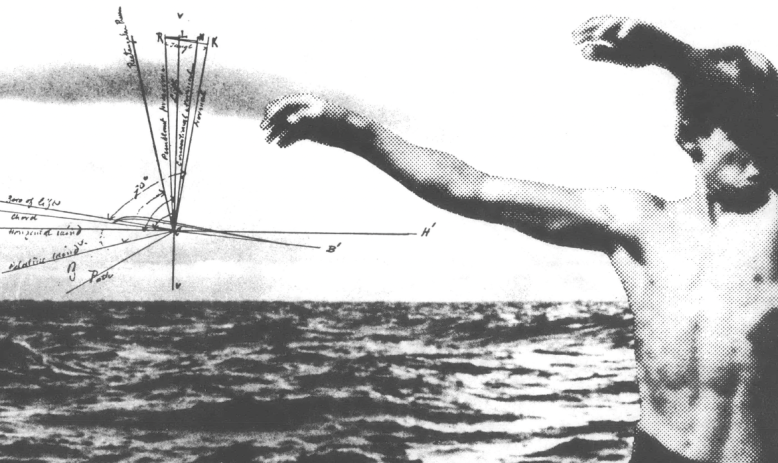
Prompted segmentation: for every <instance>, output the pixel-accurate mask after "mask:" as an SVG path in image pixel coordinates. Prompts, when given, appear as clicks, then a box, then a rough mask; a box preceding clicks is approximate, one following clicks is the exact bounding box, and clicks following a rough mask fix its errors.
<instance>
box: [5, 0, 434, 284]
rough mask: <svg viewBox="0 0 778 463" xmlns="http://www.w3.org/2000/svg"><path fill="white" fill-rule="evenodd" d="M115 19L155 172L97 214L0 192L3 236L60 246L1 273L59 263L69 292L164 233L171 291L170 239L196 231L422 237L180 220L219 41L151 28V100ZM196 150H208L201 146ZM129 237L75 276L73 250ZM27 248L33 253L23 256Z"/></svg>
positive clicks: (281, 242)
mask: <svg viewBox="0 0 778 463" xmlns="http://www.w3.org/2000/svg"><path fill="white" fill-rule="evenodd" d="M181 16H182V14H179V19H180V18H181ZM114 23H115V24H116V26H117V28H119V30H120V32H119V35H120V36H122V37H123V39H124V41H125V46H124V49H123V50H122V53H123V55H124V61H125V64H126V67H127V70H128V72H130V73H132V74H133V77H134V78H136V79H137V82H138V87H139V89H140V93H141V95H140V96H141V98H142V102H143V107H144V111H145V114H144V116H145V120H146V123H147V128H148V134H149V135H150V138H151V140H150V144H149V148H150V149H149V152H150V153H142V159H140V157H141V155H140V154H139V159H137V160H136V161H137V162H148V161H150V160H151V158H152V157H153V162H154V169H153V170H154V172H155V173H156V174H157V176H156V177H155V176H153V175H152V176H149V175H144V176H143V177H142V178H140V179H138V181H137V183H136V185H135V186H134V188H133V190H134V193H133V194H132V196H131V197H130V198H128V199H127V200H126V201H125V202H123V203H122V204H121V205H119V206H118V207H117V208H116V209H115V210H114V211H112V212H110V213H105V214H102V215H101V214H97V213H85V212H83V211H74V210H70V209H69V208H63V207H61V204H62V198H57V199H54V198H49V197H21V196H15V195H14V194H10V195H7V196H6V197H5V198H3V199H2V200H0V204H2V205H3V206H4V207H3V208H2V209H0V214H3V218H2V219H0V220H2V225H3V226H2V227H0V229H2V230H5V231H6V233H7V234H9V235H18V236H23V237H24V238H25V240H26V241H29V240H30V239H32V240H36V239H47V244H52V245H54V246H55V247H56V248H57V249H59V251H53V252H49V253H38V251H37V250H36V251H29V253H28V255H27V256H25V257H22V258H19V259H16V260H14V261H12V262H10V263H8V264H6V266H5V269H4V270H3V272H2V273H3V274H8V273H13V272H18V271H22V270H26V271H34V270H35V269H36V268H37V267H39V266H41V265H46V264H54V263H59V264H60V265H61V266H63V268H66V270H65V271H64V272H63V273H62V275H63V276H66V277H67V278H68V280H69V281H70V282H72V285H71V287H70V288H69V289H67V291H66V293H67V294H70V293H73V292H74V291H76V290H78V289H80V288H83V287H84V286H85V285H88V284H98V283H103V282H107V281H108V280H111V279H112V278H113V273H112V271H114V269H116V268H117V267H119V266H120V265H121V264H123V263H124V262H127V261H129V260H130V259H132V258H133V257H135V256H137V255H139V254H141V253H143V252H144V251H146V250H149V249H151V248H152V247H154V246H155V245H157V244H159V243H160V242H162V241H163V240H166V239H168V238H170V239H171V241H172V247H171V249H172V255H171V256H170V270H171V280H170V287H171V290H177V289H180V288H181V282H180V281H178V280H177V279H176V249H177V243H176V239H177V237H179V236H181V235H198V236H206V237H214V238H221V239H229V240H237V241H244V242H248V243H262V244H267V245H273V246H285V247H294V248H304V249H311V250H319V251H324V252H327V253H334V252H335V251H336V250H337V249H338V248H339V247H340V246H341V245H342V244H343V241H342V239H341V240H340V241H333V242H327V243H326V244H309V243H300V242H295V241H294V240H289V239H287V238H289V237H292V236H299V235H309V236H324V235H332V236H336V237H343V236H354V235H362V236H374V237H404V236H405V237H407V236H419V235H421V236H426V235H427V234H428V233H429V227H426V228H425V229H424V231H423V232H421V233H416V232H382V231H322V230H303V231H299V230H274V229H265V230H221V229H214V228H209V227H203V226H198V225H194V224H190V223H186V222H184V221H182V220H180V219H181V215H180V211H181V205H182V204H183V200H184V198H185V191H186V190H185V186H186V183H187V179H188V178H189V174H190V171H189V160H190V156H191V153H192V146H193V141H194V139H195V138H196V137H195V134H196V133H197V132H198V129H199V127H200V125H201V123H202V121H203V114H204V109H205V108H206V102H207V96H208V77H207V76H208V72H207V71H208V68H207V65H208V63H209V53H212V52H211V50H212V49H215V48H218V46H219V43H218V37H217V36H209V37H206V35H205V34H202V33H198V34H196V35H194V34H191V33H188V32H186V31H184V30H181V31H180V33H178V34H174V35H168V34H164V33H162V32H158V33H156V37H155V43H156V45H157V46H159V47H162V49H163V50H162V53H163V54H164V65H163V66H161V68H160V69H158V70H154V71H153V72H154V74H155V75H156V76H158V86H159V89H160V91H159V95H155V96H156V97H157V98H158V101H154V100H153V98H154V97H155V96H153V95H151V94H150V92H149V90H148V88H149V86H148V82H144V72H143V67H144V66H145V64H144V63H145V61H144V60H142V59H141V58H140V57H139V55H138V51H137V49H136V44H137V41H136V38H135V36H134V35H133V34H132V33H131V32H130V30H129V28H128V25H127V24H126V23H125V19H124V16H123V14H122V9H121V7H120V8H119V10H118V13H117V17H116V18H115V19H114ZM147 75H148V74H147ZM132 136H137V137H141V136H143V134H140V133H138V134H132ZM194 146H196V144H195V145H194ZM195 151H197V150H195ZM196 154H198V155H201V156H207V155H208V153H196ZM109 234H110V237H111V238H110V239H109V238H108V235H109ZM263 236H287V238H278V239H276V238H273V239H269V238H266V237H263ZM52 238H53V240H52ZM117 238H118V239H119V240H118V241H117V240H116V239H117ZM62 240H69V241H67V243H68V244H64V243H60V241H62ZM87 240H88V241H87ZM135 243H138V244H142V246H141V247H139V248H137V249H133V250H132V252H131V253H129V254H126V255H124V256H123V257H122V258H121V259H119V260H117V261H114V262H107V263H106V264H105V265H104V266H103V267H102V268H100V269H99V270H91V269H90V270H88V272H87V275H88V278H86V279H83V278H80V279H79V278H77V277H76V275H77V273H76V270H77V269H78V268H79V264H78V258H79V257H80V256H83V255H86V254H91V253H97V252H99V251H102V250H106V249H111V248H116V247H122V248H125V247H126V248H131V245H133V244H135ZM33 252H35V253H36V254H33V255H29V254H32V253H33Z"/></svg>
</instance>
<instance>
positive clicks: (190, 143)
mask: <svg viewBox="0 0 778 463" xmlns="http://www.w3.org/2000/svg"><path fill="white" fill-rule="evenodd" d="M206 43H208V42H206ZM208 48H209V47H208V46H207V45H206V46H205V47H204V54H203V67H202V70H201V71H200V83H199V85H198V86H197V103H196V105H195V119H197V114H198V111H199V106H200V91H201V90H202V89H203V76H204V75H205V62H206V61H207V60H208ZM195 127H197V126H195V125H193V126H192V133H191V134H190V135H189V146H188V147H187V150H186V162H185V163H184V166H183V172H187V170H188V169H189V153H190V152H191V151H192V137H194V131H195ZM185 182H186V174H184V175H183V178H182V179H181V186H180V187H179V189H178V196H179V199H180V198H181V196H183V195H184V183H185ZM180 202H181V201H180V200H179V204H180ZM179 209H180V207H179Z"/></svg>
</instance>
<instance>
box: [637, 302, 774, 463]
mask: <svg viewBox="0 0 778 463" xmlns="http://www.w3.org/2000/svg"><path fill="white" fill-rule="evenodd" d="M694 309H695V310H692V307H688V306H687V307H686V308H685V310H676V311H672V312H670V311H668V312H667V313H664V314H657V313H656V311H653V312H654V314H653V315H654V316H653V317H647V316H646V313H643V314H640V315H637V317H636V340H637V342H636V346H635V347H636V351H635V355H636V359H637V361H638V378H639V382H640V390H641V398H642V416H641V422H640V428H641V429H642V430H644V431H645V432H647V433H649V434H650V435H652V436H654V437H655V438H657V439H658V440H659V441H660V442H661V443H662V444H663V445H665V446H666V447H667V448H669V449H670V450H672V451H675V452H677V453H679V454H681V455H684V456H686V457H688V458H691V459H695V460H701V461H726V462H730V461H732V462H734V461H742V462H754V461H766V459H765V456H766V455H768V454H770V455H773V454H774V452H773V451H772V450H770V448H769V447H770V446H773V445H774V444H772V442H773V441H775V440H776V437H778V429H777V428H776V425H777V424H778V419H776V417H777V416H778V405H777V404H778V400H777V399H776V397H775V391H776V390H777V388H776V385H778V373H776V370H778V362H776V356H778V352H776V350H775V345H776V342H775V338H776V336H774V334H775V333H776V331H777V328H778V309H772V308H760V307H758V306H753V305H752V306H750V307H748V308H744V309H742V310H737V309H732V308H730V309H729V310H722V309H723V307H721V306H719V307H716V306H712V307H711V306H708V310H704V309H700V308H694ZM657 315H660V316H657Z"/></svg>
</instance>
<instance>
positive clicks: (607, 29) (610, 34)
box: [592, 17, 622, 41]
mask: <svg viewBox="0 0 778 463" xmlns="http://www.w3.org/2000/svg"><path fill="white" fill-rule="evenodd" d="M621 23H622V19H621V18H612V17H611V18H608V19H606V20H605V21H603V22H602V23H601V24H600V26H599V27H598V28H597V29H595V30H594V32H593V33H592V38H593V39H594V40H607V41H611V40H613V39H615V38H616V35H617V34H618V30H619V26H620V25H621Z"/></svg>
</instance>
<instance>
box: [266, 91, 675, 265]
mask: <svg viewBox="0 0 778 463" xmlns="http://www.w3.org/2000/svg"><path fill="white" fill-rule="evenodd" d="M262 127H263V128H265V129H267V130H269V132H270V133H269V135H268V137H267V140H268V142H273V141H275V140H277V141H278V144H279V145H280V146H281V147H286V146H289V145H291V144H293V143H295V142H297V141H299V140H312V141H315V142H317V143H321V144H324V145H329V146H334V147H338V148H342V149H344V150H346V151H350V152H352V153H354V154H357V155H359V156H360V157H362V158H364V159H366V160H367V161H369V162H370V163H372V164H374V165H375V166H377V167H378V168H380V169H381V170H383V171H384V172H386V173H387V174H389V175H390V176H392V177H393V178H394V179H396V180H397V181H398V182H400V183H401V184H402V185H404V186H405V187H406V188H408V189H409V190H411V191H412V192H413V193H415V194H416V195H418V196H420V197H421V198H423V199H425V200H426V201H428V202H430V203H432V204H433V205H435V206H438V207H440V208H442V209H445V210H448V211H450V212H453V213H456V214H459V215H463V216H465V217H469V218H473V219H478V220H484V221H488V222H492V223H498V224H503V225H507V226H510V227H513V228H516V229H517V230H519V231H521V232H523V233H525V234H527V235H530V236H532V237H535V238H537V239H540V240H543V241H546V242H549V243H552V244H557V245H563V246H571V247H578V248H584V249H591V250H599V251H605V252H611V251H612V250H614V249H615V248H616V246H623V247H628V248H631V249H636V245H638V243H639V241H640V234H641V230H645V227H643V226H642V225H644V224H645V223H646V222H645V221H646V220H647V218H648V216H650V215H651V212H652V211H655V210H656V209H657V208H659V207H660V202H658V201H657V200H655V199H654V198H653V197H651V196H650V195H648V194H646V193H638V192H629V191H616V190H582V189H571V188H564V187H559V186H553V185H546V184H542V183H537V182H531V181H525V180H518V179H508V178H501V177H495V176H492V175H488V174H486V173H484V172H481V171H479V170H477V169H475V168H473V167H471V166H469V165H468V164H466V163H464V162H463V161H461V160H459V159H457V158H456V157H454V156H452V155H451V154H448V153H444V152H441V151H437V150H434V149H430V148H424V147H420V146H416V145H413V144H411V143H409V142H407V141H406V140H404V139H403V138H402V137H400V136H398V135H396V134H394V133H392V132H391V131H389V130H387V129H386V128H384V127H382V126H381V125H379V124H378V123H376V122H374V121H371V120H369V119H367V118H365V117H362V116H360V115H358V114H356V113H354V112H352V111H349V110H348V109H346V108H343V107H341V106H338V105H335V104H333V103H330V102H327V101H324V100H321V99H319V98H316V97H313V96H311V95H295V96H290V97H286V98H282V99H280V100H278V101H276V102H274V103H272V104H271V105H270V106H269V107H268V110H267V115H266V118H265V120H264V121H263V123H262Z"/></svg>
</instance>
